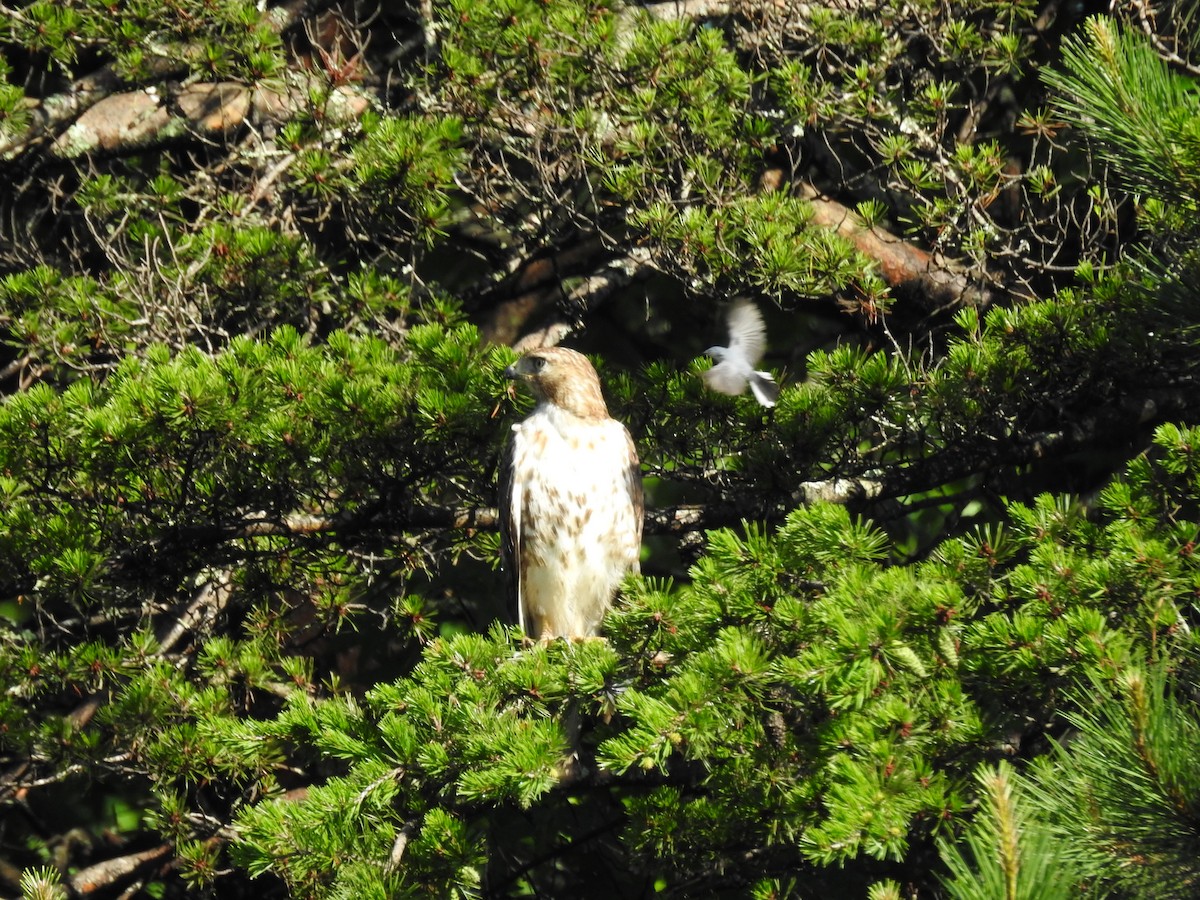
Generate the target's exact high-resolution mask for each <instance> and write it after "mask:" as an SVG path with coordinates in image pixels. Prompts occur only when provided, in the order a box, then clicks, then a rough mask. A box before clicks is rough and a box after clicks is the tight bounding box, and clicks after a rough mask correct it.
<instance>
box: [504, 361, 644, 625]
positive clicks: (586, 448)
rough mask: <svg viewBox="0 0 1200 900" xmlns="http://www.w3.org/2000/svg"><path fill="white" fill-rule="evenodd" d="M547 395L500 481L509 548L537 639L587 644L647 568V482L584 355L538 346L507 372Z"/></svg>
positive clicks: (523, 612) (518, 436)
mask: <svg viewBox="0 0 1200 900" xmlns="http://www.w3.org/2000/svg"><path fill="white" fill-rule="evenodd" d="M504 374H505V376H506V377H508V378H512V379H513V380H515V381H516V382H518V383H521V384H524V385H526V386H527V387H528V388H529V390H530V391H532V393H533V395H534V397H535V398H536V399H537V405H536V406H535V408H534V410H533V412H532V413H530V414H529V416H528V418H526V419H525V420H524V421H522V422H519V423H517V424H516V425H514V426H513V428H512V430H513V434H512V439H511V440H510V441H509V445H508V453H507V458H506V460H505V465H504V470H503V472H502V475H501V482H500V526H501V536H502V540H501V550H502V554H503V558H504V564H505V569H506V570H507V571H508V573H509V575H510V579H511V581H512V584H513V586H514V588H515V594H516V602H517V621H518V622H519V623H520V625H521V628H522V630H523V631H524V632H525V634H526V635H528V636H529V637H532V638H535V639H538V640H542V641H549V640H553V639H554V638H559V637H562V638H568V639H582V638H590V637H595V636H597V635H599V634H600V622H601V620H602V619H603V618H604V613H605V612H606V611H607V609H608V608H609V606H610V605H611V603H612V598H613V595H614V594H615V593H616V590H617V586H618V585H619V584H620V582H621V579H622V578H624V576H625V573H626V572H629V571H634V572H636V571H638V557H639V553H640V551H641V545H642V516H643V512H644V505H643V499H642V479H641V472H640V470H639V467H638V456H637V449H636V448H635V447H634V445H633V439H632V438H631V437H630V436H629V431H628V430H627V429H626V428H625V426H624V425H622V424H621V423H620V422H618V421H617V420H616V419H613V418H611V417H610V416H609V414H608V407H607V406H606V405H605V403H604V396H603V395H602V394H601V392H600V379H599V377H598V376H597V375H596V370H595V369H594V368H593V367H592V364H591V363H590V362H589V361H588V359H587V357H586V356H584V355H583V354H582V353H576V352H575V351H574V350H568V349H566V348H564V347H546V348H542V349H538V350H532V351H530V352H529V353H527V354H525V355H524V356H522V357H521V358H520V359H518V360H517V361H516V362H515V363H513V364H512V365H511V366H509V367H508V368H507V369H505V370H504Z"/></svg>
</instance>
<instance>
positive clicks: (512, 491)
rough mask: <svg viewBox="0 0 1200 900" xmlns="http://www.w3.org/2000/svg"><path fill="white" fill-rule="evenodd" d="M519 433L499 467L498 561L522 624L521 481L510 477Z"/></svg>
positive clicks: (511, 439)
mask: <svg viewBox="0 0 1200 900" xmlns="http://www.w3.org/2000/svg"><path fill="white" fill-rule="evenodd" d="M518 439H519V438H518V435H517V434H516V432H515V431H514V433H513V436H512V438H510V439H509V442H508V447H507V448H506V449H505V454H504V465H503V467H502V468H501V469H500V496H499V498H498V499H499V504H498V505H499V507H500V560H501V563H502V564H503V566H504V572H505V574H506V575H507V576H508V587H509V595H510V597H511V598H512V602H513V603H515V604H516V605H517V623H518V624H519V625H520V626H521V628H522V629H523V628H524V627H525V621H524V619H525V611H524V605H523V604H522V603H521V499H522V498H521V482H520V480H519V479H517V478H515V477H513V476H514V473H513V467H514V460H515V459H516V456H517V441H518Z"/></svg>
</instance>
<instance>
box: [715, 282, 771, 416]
mask: <svg viewBox="0 0 1200 900" xmlns="http://www.w3.org/2000/svg"><path fill="white" fill-rule="evenodd" d="M726 322H727V323H728V325H729V346H728V347H709V348H708V349H707V350H705V351H704V355H705V356H711V357H712V359H713V367H712V368H711V369H709V370H708V371H707V372H702V373H700V377H701V378H703V379H704V383H705V384H706V385H708V389H709V390H712V391H716V392H717V393H719V394H731V395H737V394H744V393H745V392H746V385H747V384H749V385H750V391H751V392H752V393H753V394H754V399H755V400H757V401H758V402H759V403H761V404H762V405H763V406H774V405H775V401H776V399H778V397H779V385H777V384H776V383H775V379H774V377H772V375H771V374H770V373H769V372H762V371H756V370H755V368H754V367H755V366H756V365H758V361H759V360H760V359H762V356H763V351H764V350H765V349H766V345H767V330H766V327H765V326H764V325H763V320H762V314H761V313H760V312H759V311H758V307H757V306H755V305H754V304H753V303H751V302H750V301H749V300H747V299H745V298H740V299H738V300H735V301H734V303H733V306H731V307H730V308H729V315H728V316H727V318H726Z"/></svg>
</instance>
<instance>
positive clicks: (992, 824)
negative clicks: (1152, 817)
mask: <svg viewBox="0 0 1200 900" xmlns="http://www.w3.org/2000/svg"><path fill="white" fill-rule="evenodd" d="M978 779H979V786H980V788H981V792H982V796H981V798H980V804H981V807H982V808H981V809H980V812H979V814H978V815H977V816H976V818H975V821H974V822H973V823H972V824H971V827H970V828H969V829H968V831H967V833H966V836H965V841H964V843H965V845H966V846H965V847H964V848H961V849H960V847H959V846H957V845H955V844H953V843H951V842H950V841H947V840H942V841H940V842H939V845H940V848H941V851H942V855H943V857H944V858H945V859H946V862H947V865H948V867H949V869H950V874H951V877H950V878H949V879H948V880H947V883H946V888H947V891H948V893H949V895H950V896H951V897H953V898H955V900H1002V898H1003V900H1053V898H1064V900H1065V898H1069V897H1083V896H1089V893H1088V892H1087V891H1086V890H1082V889H1081V885H1080V877H1079V875H1078V873H1077V872H1076V871H1075V870H1074V869H1073V868H1072V866H1071V864H1070V861H1069V851H1068V850H1067V847H1066V845H1064V844H1061V843H1058V842H1057V841H1055V840H1054V836H1052V835H1051V833H1050V831H1049V830H1048V829H1047V828H1046V827H1045V825H1044V823H1041V822H1039V821H1038V820H1037V819H1036V818H1035V817H1034V816H1033V815H1031V812H1030V806H1031V805H1030V802H1029V800H1028V798H1027V796H1026V794H1025V789H1024V788H1023V787H1022V786H1021V782H1020V781H1019V780H1018V777H1017V774H1016V772H1015V771H1014V770H1013V767H1012V766H1011V765H1009V764H1007V763H1003V762H1002V763H1000V764H999V765H998V766H997V767H996V769H994V770H992V769H981V770H980V771H979V775H978Z"/></svg>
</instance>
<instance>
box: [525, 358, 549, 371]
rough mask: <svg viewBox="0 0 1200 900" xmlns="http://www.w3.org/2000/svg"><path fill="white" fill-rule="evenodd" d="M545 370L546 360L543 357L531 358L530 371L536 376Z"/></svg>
mask: <svg viewBox="0 0 1200 900" xmlns="http://www.w3.org/2000/svg"><path fill="white" fill-rule="evenodd" d="M544 368H546V360H545V359H544V358H543V357H541V356H531V357H529V371H531V372H532V373H533V374H534V375H537V374H539V373H540V372H541V371H542V369H544Z"/></svg>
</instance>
